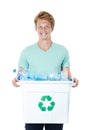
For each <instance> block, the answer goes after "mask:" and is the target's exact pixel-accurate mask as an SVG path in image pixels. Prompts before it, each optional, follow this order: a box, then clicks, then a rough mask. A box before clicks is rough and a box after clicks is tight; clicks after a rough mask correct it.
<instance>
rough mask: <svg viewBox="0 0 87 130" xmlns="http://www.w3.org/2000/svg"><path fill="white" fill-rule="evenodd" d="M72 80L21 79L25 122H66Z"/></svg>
mask: <svg viewBox="0 0 87 130" xmlns="http://www.w3.org/2000/svg"><path fill="white" fill-rule="evenodd" d="M72 84H73V82H72V81H20V86H21V90H22V97H23V115H24V121H25V123H66V122H68V117H69V102H70V91H71V87H72Z"/></svg>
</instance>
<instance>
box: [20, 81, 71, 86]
mask: <svg viewBox="0 0 87 130" xmlns="http://www.w3.org/2000/svg"><path fill="white" fill-rule="evenodd" d="M19 83H20V85H21V84H50V83H51V84H73V81H69V80H67V81H49V80H48V81H34V80H31V81H27V80H26V81H24V80H21V81H20V82H19Z"/></svg>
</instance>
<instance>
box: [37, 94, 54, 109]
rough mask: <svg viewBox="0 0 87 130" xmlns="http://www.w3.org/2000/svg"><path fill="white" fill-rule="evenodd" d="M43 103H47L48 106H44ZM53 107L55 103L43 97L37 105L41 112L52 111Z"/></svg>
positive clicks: (47, 96) (48, 97)
mask: <svg viewBox="0 0 87 130" xmlns="http://www.w3.org/2000/svg"><path fill="white" fill-rule="evenodd" d="M45 102H48V105H47V106H45ZM54 106H55V102H54V101H52V97H51V96H49V95H45V96H42V97H41V101H40V102H39V103H38V107H39V108H40V110H41V111H52V110H53V108H54Z"/></svg>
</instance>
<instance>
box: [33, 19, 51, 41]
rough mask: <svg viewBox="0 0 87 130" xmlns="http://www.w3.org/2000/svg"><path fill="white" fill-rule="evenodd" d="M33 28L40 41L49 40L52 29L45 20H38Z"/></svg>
mask: <svg viewBox="0 0 87 130" xmlns="http://www.w3.org/2000/svg"><path fill="white" fill-rule="evenodd" d="M35 28H36V31H37V32H38V35H39V38H40V39H41V40H48V39H49V38H50V36H51V32H52V27H51V25H50V23H49V22H48V21H47V20H43V19H38V21H37V25H36V27H35Z"/></svg>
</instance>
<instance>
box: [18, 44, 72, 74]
mask: <svg viewBox="0 0 87 130" xmlns="http://www.w3.org/2000/svg"><path fill="white" fill-rule="evenodd" d="M18 66H19V67H23V68H28V69H29V71H30V72H31V73H35V74H50V73H56V72H60V71H61V70H62V68H64V67H69V66H70V63H69V53H68V51H67V49H66V48H65V47H64V46H62V45H59V44H56V43H52V45H51V47H50V48H49V49H48V50H47V51H43V50H42V49H41V48H40V47H39V46H38V44H37V43H35V44H33V45H31V46H28V47H26V48H25V49H24V50H23V51H22V53H21V56H20V59H19V63H18Z"/></svg>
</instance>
